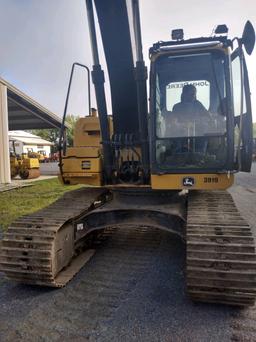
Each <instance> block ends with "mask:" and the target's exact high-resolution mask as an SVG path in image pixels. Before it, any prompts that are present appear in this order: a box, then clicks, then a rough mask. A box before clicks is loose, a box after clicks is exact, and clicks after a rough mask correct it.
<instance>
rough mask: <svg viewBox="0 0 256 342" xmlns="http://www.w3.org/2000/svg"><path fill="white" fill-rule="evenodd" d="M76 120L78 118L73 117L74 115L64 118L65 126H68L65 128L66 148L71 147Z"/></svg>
mask: <svg viewBox="0 0 256 342" xmlns="http://www.w3.org/2000/svg"><path fill="white" fill-rule="evenodd" d="M78 119H79V117H78V116H75V115H67V117H66V124H67V126H68V128H67V146H73V139H74V131H75V125H76V123H77V120H78Z"/></svg>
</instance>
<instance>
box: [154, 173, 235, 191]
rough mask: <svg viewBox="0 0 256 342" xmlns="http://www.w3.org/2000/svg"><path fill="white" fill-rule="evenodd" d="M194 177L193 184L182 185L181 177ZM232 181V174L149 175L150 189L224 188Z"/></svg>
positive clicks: (230, 184)
mask: <svg viewBox="0 0 256 342" xmlns="http://www.w3.org/2000/svg"><path fill="white" fill-rule="evenodd" d="M186 177H192V178H194V185H193V186H184V185H183V179H184V178H186ZM233 182H234V175H233V174H230V175H228V174H217V173H211V174H189V173H188V174H164V175H151V187H152V189H166V190H167V189H168V190H182V189H189V190H193V189H195V190H224V189H227V188H229V187H230V186H232V184H233Z"/></svg>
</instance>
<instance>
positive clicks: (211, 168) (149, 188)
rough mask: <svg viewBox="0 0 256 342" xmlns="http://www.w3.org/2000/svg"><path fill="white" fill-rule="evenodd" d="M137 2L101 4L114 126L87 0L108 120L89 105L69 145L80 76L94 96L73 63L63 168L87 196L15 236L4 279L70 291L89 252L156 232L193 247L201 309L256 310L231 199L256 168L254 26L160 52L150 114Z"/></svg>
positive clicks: (162, 46) (6, 251) (241, 227)
mask: <svg viewBox="0 0 256 342" xmlns="http://www.w3.org/2000/svg"><path fill="white" fill-rule="evenodd" d="M128 2H129V1H128ZM128 2H127V1H124V0H123V1H118V2H117V1H116V0H108V1H102V0H94V5H95V8H96V11H97V15H98V22H99V26H100V30H101V36H102V40H103V47H104V52H105V57H106V62H107V67H108V74H109V80H110V87H111V97H112V113H113V115H112V116H109V115H108V114H107V107H106V99H105V92H104V72H103V70H102V69H101V65H100V61H99V55H98V44H97V36H96V30H95V20H94V10H93V4H92V0H87V1H86V5H87V14H88V23H89V29H90V36H91V43H92V44H91V45H92V52H93V62H94V65H93V70H92V79H93V83H94V86H95V94H96V100H97V108H98V116H97V115H96V113H95V111H91V108H90V101H89V116H87V117H84V118H80V119H79V120H78V121H77V124H76V128H75V136H74V145H73V146H69V147H67V143H66V135H65V116H66V112H67V106H68V98H69V93H70V87H71V82H72V76H73V72H74V68H75V66H81V67H84V68H86V70H87V72H88V84H89V86H88V90H89V89H90V79H89V75H90V73H89V69H88V68H87V67H86V66H84V65H81V64H80V63H75V64H74V65H73V68H72V72H71V77H70V82H69V87H68V95H67V98H66V103H65V111H64V116H63V125H62V129H61V132H60V162H59V163H60V164H59V165H60V178H61V180H62V182H63V183H64V184H85V185H86V186H85V187H83V188H81V189H79V190H76V191H73V192H69V193H67V194H65V195H64V197H62V198H61V199H59V200H58V201H57V202H55V203H54V204H52V205H50V206H49V207H48V208H44V209H42V210H41V211H39V212H37V213H34V214H32V215H28V216H25V217H23V218H19V222H18V224H15V223H14V224H13V225H12V226H11V227H10V228H9V230H8V232H7V234H6V237H4V239H3V242H2V245H3V250H2V252H1V255H2V257H1V261H0V263H1V265H2V267H1V268H2V271H4V272H5V273H6V275H7V276H8V277H9V278H10V279H13V280H16V281H19V282H23V283H29V284H38V285H44V286H53V287H61V286H64V285H65V284H66V283H67V282H68V281H69V280H70V279H71V278H72V277H73V276H74V275H75V274H76V273H77V272H78V271H79V269H80V268H81V267H82V266H83V265H84V264H85V263H86V262H87V261H88V259H89V258H90V257H91V255H92V252H91V250H90V249H89V247H90V242H91V241H92V240H93V238H94V237H95V236H96V235H97V234H98V233H100V232H101V231H102V230H104V229H106V228H109V227H115V226H118V227H121V228H122V227H123V226H127V225H128V226H133V227H135V228H136V229H137V230H138V229H145V227H148V228H151V227H153V228H158V229H163V230H167V231H169V232H170V233H174V234H177V235H178V236H181V237H182V239H183V241H186V269H185V273H186V279H187V280H186V281H187V293H188V295H189V296H190V298H191V299H192V300H193V301H203V302H214V303H224V304H231V305H238V306H248V305H253V304H254V302H255V297H256V255H255V244H254V239H253V235H252V232H251V228H250V226H249V225H248V224H247V223H246V222H245V220H244V219H243V218H242V217H241V215H240V213H239V212H238V210H237V209H236V206H235V204H234V202H233V200H232V197H231V195H230V194H229V193H227V192H226V191H225V190H226V189H227V188H229V187H230V186H232V184H233V181H234V174H235V173H236V172H238V171H246V172H249V171H250V168H251V161H252V160H251V159H252V114H251V102H250V89H249V78H248V73H247V68H246V61H245V54H244V50H245V51H246V52H247V54H248V55H250V54H251V53H252V51H253V48H254V44H255V32H254V29H253V27H252V25H251V23H250V22H247V23H246V25H245V28H244V32H243V35H242V38H237V37H236V38H234V39H232V40H231V39H230V38H228V28H227V26H226V25H218V26H217V27H216V29H215V33H214V35H212V36H210V37H201V38H191V39H184V34H183V30H173V31H172V39H171V40H170V41H166V42H163V41H159V42H157V43H155V44H153V46H152V47H151V48H150V50H149V57H150V61H151V66H150V76H149V90H150V94H149V98H150V106H149V111H148V107H147V105H148V104H147V99H148V95H147V86H146V85H147V84H146V82H147V69H146V67H145V63H144V60H143V54H142V39H141V32H140V17H139V5H138V1H137V0H131V1H130V2H129V3H130V7H129V6H127V3H128ZM128 9H131V11H130V12H129V13H128ZM131 18H132V20H131ZM131 28H132V29H131ZM134 46H135V50H133V47H134ZM88 97H89V98H90V94H88ZM235 130H236V131H238V139H237V145H235V139H234V137H235ZM42 218H43V220H42ZM121 228H120V229H121Z"/></svg>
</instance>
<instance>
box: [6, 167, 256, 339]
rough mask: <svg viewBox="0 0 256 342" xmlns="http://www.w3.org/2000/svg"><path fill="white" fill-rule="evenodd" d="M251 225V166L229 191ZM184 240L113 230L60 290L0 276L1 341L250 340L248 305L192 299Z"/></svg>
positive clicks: (255, 314) (254, 186)
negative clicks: (238, 306)
mask: <svg viewBox="0 0 256 342" xmlns="http://www.w3.org/2000/svg"><path fill="white" fill-rule="evenodd" d="M230 192H231V193H232V195H233V197H234V199H235V202H236V204H237V206H238V208H239V209H240V210H241V211H242V212H243V214H244V216H245V218H246V219H247V220H248V221H249V222H250V223H251V224H252V226H253V227H254V230H255V231H256V225H255V218H256V213H255V205H256V167H255V165H254V168H253V174H252V175H247V174H239V175H238V176H237V180H236V185H235V186H234V187H233V188H232V189H231V190H230ZM184 263H185V246H184V244H183V242H182V241H180V240H178V239H177V238H176V237H174V236H172V235H171V234H168V233H167V232H159V231H157V230H150V231H149V230H140V231H139V230H135V231H134V229H131V228H126V229H122V231H121V230H116V231H115V232H114V233H113V234H111V235H110V236H109V237H108V238H107V239H106V240H105V242H104V243H103V244H101V245H100V246H99V247H98V248H97V251H96V253H95V255H94V257H93V258H92V259H91V260H90V262H89V263H87V264H86V266H85V267H84V268H83V269H82V271H81V272H80V273H79V274H78V275H77V276H76V277H75V279H74V280H73V281H71V282H70V283H69V284H68V285H67V286H66V287H65V288H64V289H60V290H52V289H45V288H38V287H32V286H25V285H18V284H15V283H13V282H10V281H9V280H6V279H5V278H3V277H2V278H0V303H1V306H0V341H4V342H5V341H28V342H29V341H33V342H34V341H100V342H101V341H102V342H103V341H104V342H105V341H127V342H128V341H129V342H130V341H143V342H144V341H147V342H151V341H152V342H153V341H163V342H176V341H177V342H178V341H185V342H186V341H188V342H190V341H191V342H193V341H196V342H198V341H199V342H200V341H207V342H210V341H221V342H225V341H251V342H253V341H256V328H255V327H256V310H255V308H251V309H246V310H239V309H235V308H231V307H226V306H220V305H207V304H193V303H191V301H190V300H189V298H187V296H186V294H185V279H184Z"/></svg>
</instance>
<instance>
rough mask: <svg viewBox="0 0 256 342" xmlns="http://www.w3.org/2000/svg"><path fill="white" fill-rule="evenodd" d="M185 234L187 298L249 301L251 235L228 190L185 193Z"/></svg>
mask: <svg viewBox="0 0 256 342" xmlns="http://www.w3.org/2000/svg"><path fill="white" fill-rule="evenodd" d="M186 240H187V290H188V293H189V295H190V297H191V298H192V300H194V301H202V302H214V303H223V304H231V305H239V306H251V305H254V303H255V297H256V254H255V243H254V238H253V235H252V232H251V228H250V226H249V225H248V224H247V223H246V222H245V220H244V219H243V218H242V217H241V215H240V213H239V212H238V210H237V208H236V206H235V204H234V202H233V199H232V197H231V195H230V194H228V193H227V192H225V191H208V192H207V191H199V192H192V193H191V194H190V195H189V199H188V211H187V230H186Z"/></svg>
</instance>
